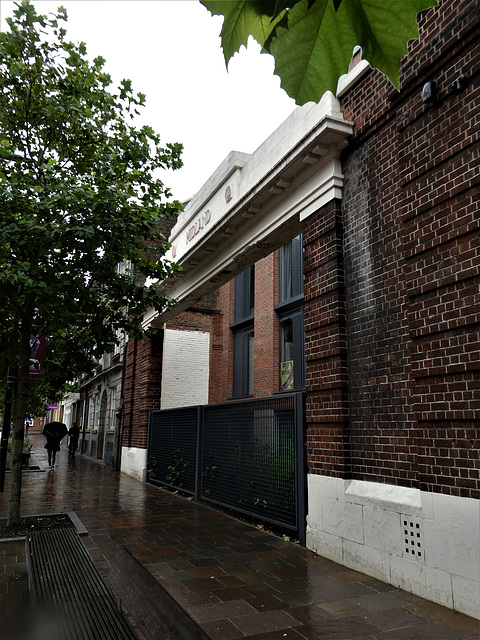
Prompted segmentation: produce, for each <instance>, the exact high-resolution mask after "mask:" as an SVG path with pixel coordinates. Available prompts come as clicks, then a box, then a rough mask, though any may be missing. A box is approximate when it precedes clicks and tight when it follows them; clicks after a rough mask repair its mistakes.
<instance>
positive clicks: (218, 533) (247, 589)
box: [0, 435, 480, 640]
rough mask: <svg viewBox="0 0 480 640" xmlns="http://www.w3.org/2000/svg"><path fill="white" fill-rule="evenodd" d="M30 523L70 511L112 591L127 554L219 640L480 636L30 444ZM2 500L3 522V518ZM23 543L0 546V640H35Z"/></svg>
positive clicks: (230, 522)
mask: <svg viewBox="0 0 480 640" xmlns="http://www.w3.org/2000/svg"><path fill="white" fill-rule="evenodd" d="M30 439H31V440H32V441H33V445H34V451H33V456H32V459H31V465H34V464H36V465H39V466H40V467H41V469H42V470H41V471H37V472H35V471H28V472H25V473H24V474H23V486H22V516H27V515H37V514H52V513H59V512H74V513H75V514H76V515H77V516H78V517H79V518H80V520H81V522H82V523H83V525H84V526H85V527H86V529H87V531H88V533H87V535H84V536H82V540H83V542H84V544H85V545H86V547H87V549H88V550H89V552H90V554H91V556H92V558H93V560H94V561H95V563H96V565H97V566H98V568H99V570H100V571H101V573H102V575H103V576H104V578H105V579H106V581H107V583H108V573H109V569H110V565H111V562H112V560H113V557H114V555H115V552H116V550H117V548H118V547H119V546H124V547H126V548H127V549H128V550H129V551H131V552H132V553H133V554H134V555H135V556H136V558H137V559H138V560H139V561H140V562H141V563H142V564H143V565H144V566H145V567H146V568H147V569H148V571H149V572H150V573H151V574H153V576H154V577H155V578H156V579H157V580H158V581H159V582H160V584H161V585H162V586H163V587H164V588H165V589H166V590H167V591H168V592H169V593H170V594H171V595H172V596H173V597H174V598H175V599H176V600H177V602H178V603H179V604H181V605H182V607H183V608H184V609H185V610H186V611H188V613H189V614H190V615H191V616H192V617H193V618H194V619H195V620H196V621H197V622H198V624H199V625H200V626H201V627H202V629H203V630H204V631H205V632H206V633H207V635H208V636H209V637H210V638H212V639H218V640H230V639H232V640H233V639H234V638H250V640H280V639H283V638H290V639H291V640H305V639H308V640H313V639H317V638H318V639H322V640H354V639H355V640H367V639H368V640H404V639H405V640H406V639H409V640H416V639H419V640H420V639H421V640H427V639H431V640H441V639H448V640H465V639H467V638H470V639H475V640H480V622H479V621H478V620H474V619H472V618H469V617H467V616H464V615H462V614H459V613H455V612H453V611H450V610H449V609H446V608H444V607H441V606H439V605H436V604H433V603H431V602H428V601H426V600H423V599H422V598H419V597H417V596H415V595H412V594H409V593H407V592H405V591H402V590H400V589H396V588H395V587H392V586H390V585H388V584H385V583H383V582H380V581H378V580H376V579H374V578H371V577H369V576H366V575H364V574H361V573H357V572H355V571H351V570H350V569H346V568H345V567H342V566H341V565H338V564H336V563H335V562H332V561H330V560H327V559H325V558H322V557H321V556H318V555H316V554H314V553H312V552H310V551H308V550H306V549H304V548H302V547H300V546H298V545H295V544H293V543H291V542H285V541H284V540H282V539H281V538H278V537H276V536H273V535H271V534H269V533H267V532H265V531H262V530H259V529H258V528H256V527H255V526H253V525H250V524H247V523H244V522H241V521H238V520H236V519H234V518H231V517H229V516H227V515H225V514H223V513H220V512H217V511H215V510H213V509H210V508H208V507H205V506H202V505H198V504H195V503H194V502H193V501H192V500H189V499H186V498H183V497H180V496H177V495H175V494H172V493H170V492H167V491H164V490H162V489H159V488H157V487H154V486H152V485H147V484H144V483H141V482H138V481H136V480H134V479H132V478H130V477H128V476H125V475H124V474H120V473H117V472H115V471H113V470H112V469H111V468H109V467H107V466H105V465H103V464H101V463H99V462H97V461H94V460H91V459H90V458H87V457H85V456H82V455H77V456H76V458H75V460H74V461H73V462H71V461H68V460H67V450H66V449H65V448H63V449H62V451H61V452H60V453H59V454H58V458H57V465H56V467H55V470H53V471H51V470H48V468H47V460H46V451H45V450H44V449H43V444H44V438H43V436H39V435H38V436H35V435H33V436H31V438H30ZM8 482H9V480H8V474H7V482H6V491H5V493H4V494H0V517H5V516H6V513H7V501H8ZM28 604H29V598H28V587H27V580H26V565H25V555H24V542H23V541H8V542H5V541H3V542H0V638H2V640H10V638H12V639H13V638H15V640H20V639H25V640H29V639H30V638H32V639H33V635H32V634H31V631H29V625H28V615H27V613H28Z"/></svg>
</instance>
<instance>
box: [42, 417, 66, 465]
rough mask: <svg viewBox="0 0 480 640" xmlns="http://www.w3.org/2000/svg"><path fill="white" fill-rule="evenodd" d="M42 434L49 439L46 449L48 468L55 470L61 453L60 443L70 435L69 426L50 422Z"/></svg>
mask: <svg viewBox="0 0 480 640" xmlns="http://www.w3.org/2000/svg"><path fill="white" fill-rule="evenodd" d="M42 433H43V435H44V436H45V437H46V439H47V443H46V444H45V449H46V450H47V452H48V466H49V467H50V469H53V468H54V466H55V457H56V455H57V451H60V442H61V440H62V438H64V437H65V436H66V435H67V433H68V429H67V425H66V424H64V423H63V422H49V423H48V424H46V425H45V427H44V429H43V431H42Z"/></svg>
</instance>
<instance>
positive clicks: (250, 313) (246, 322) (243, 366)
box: [230, 265, 255, 398]
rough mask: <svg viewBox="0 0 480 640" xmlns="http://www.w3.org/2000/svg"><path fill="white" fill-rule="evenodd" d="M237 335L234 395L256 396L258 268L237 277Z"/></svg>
mask: <svg viewBox="0 0 480 640" xmlns="http://www.w3.org/2000/svg"><path fill="white" fill-rule="evenodd" d="M233 315H234V321H233V323H232V324H231V325H230V329H231V330H232V332H233V384H232V396H233V397H234V398H246V397H252V396H253V379H254V369H253V366H254V365H253V362H254V353H253V351H254V345H253V341H254V335H255V334H254V317H255V265H251V266H250V267H247V268H246V269H245V270H244V271H242V273H240V274H239V275H238V276H236V278H235V292H234V312H233Z"/></svg>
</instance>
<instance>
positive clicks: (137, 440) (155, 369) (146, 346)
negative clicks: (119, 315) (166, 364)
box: [122, 331, 163, 449]
mask: <svg viewBox="0 0 480 640" xmlns="http://www.w3.org/2000/svg"><path fill="white" fill-rule="evenodd" d="M162 360H163V331H158V332H157V333H156V334H155V335H148V336H146V337H144V338H143V339H141V340H129V341H128V345H127V367H126V372H125V388H124V411H125V413H124V427H123V443H122V444H123V446H124V447H138V448H140V449H146V448H147V436H148V415H149V412H150V411H152V410H154V409H160V397H161V384H162Z"/></svg>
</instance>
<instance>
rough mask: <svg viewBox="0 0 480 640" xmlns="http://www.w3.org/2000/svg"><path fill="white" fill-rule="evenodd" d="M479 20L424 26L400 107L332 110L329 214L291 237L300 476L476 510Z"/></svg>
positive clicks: (365, 90)
mask: <svg viewBox="0 0 480 640" xmlns="http://www.w3.org/2000/svg"><path fill="white" fill-rule="evenodd" d="M478 15H479V7H478V3H472V2H440V3H439V6H438V7H436V8H434V9H431V10H429V11H426V12H423V13H422V14H421V17H420V20H419V23H420V33H421V39H420V40H419V41H415V42H414V43H412V46H411V51H410V55H409V56H408V57H406V58H405V59H404V62H403V65H402V73H401V92H400V93H398V92H397V91H396V90H395V89H394V88H393V87H392V86H391V85H390V84H389V83H388V81H387V80H386V79H385V78H384V76H382V74H380V73H379V72H377V71H375V70H371V71H369V72H368V73H367V75H366V76H364V77H363V78H362V79H361V80H360V81H359V82H358V83H357V85H355V86H354V87H353V88H351V89H350V90H349V91H348V92H347V93H346V95H345V96H343V98H342V108H343V112H344V117H345V118H346V119H347V120H350V121H352V122H353V123H354V135H353V137H352V139H351V140H350V144H349V146H348V148H347V149H346V150H345V152H344V155H343V158H342V161H343V171H344V176H345V186H344V193H343V200H342V202H341V204H340V203H339V204H338V205H337V206H335V205H332V204H330V205H328V206H326V207H323V208H322V209H321V210H320V211H319V212H317V214H316V216H315V217H314V219H310V220H307V221H306V229H305V234H304V238H305V241H304V244H305V251H306V253H305V274H306V276H305V277H306V280H305V298H306V311H305V330H306V335H307V344H306V360H307V394H308V399H307V423H308V447H309V450H308V458H309V469H310V472H312V473H320V474H324V475H333V476H340V477H346V478H355V479H359V480H372V481H376V482H387V483H393V484H399V485H403V486H409V487H416V488H420V489H423V490H433V491H437V492H443V493H448V494H451V495H460V496H465V497H479V496H480V492H479V488H480V485H479V474H480V464H479V452H480V434H479V431H478V427H479V412H480V362H479V353H480V340H479V320H480V318H479V309H480V294H479V291H480V287H479V285H480V277H479V271H480V228H479V226H480V225H479V219H480V215H479V211H478V201H479V184H480V180H479V148H478V132H479V130H480V126H479V125H480V122H479V121H480V118H479V108H478V97H479V95H478V94H479V90H478V73H479V62H480V48H479V47H478V41H479V40H478V38H479V33H478V31H479V29H478ZM462 75H464V76H465V78H464V80H462V81H461V82H459V83H457V84H455V81H456V80H457V79H458V78H460V76H462ZM427 81H434V82H435V89H434V90H435V99H434V100H433V102H430V103H425V102H424V101H423V100H422V88H423V86H424V84H425V83H426V82H427Z"/></svg>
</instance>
